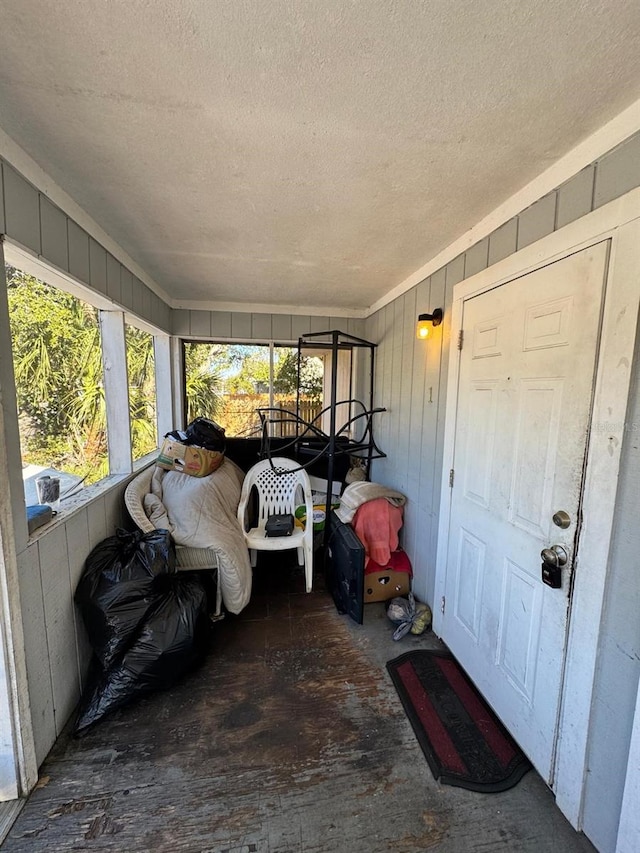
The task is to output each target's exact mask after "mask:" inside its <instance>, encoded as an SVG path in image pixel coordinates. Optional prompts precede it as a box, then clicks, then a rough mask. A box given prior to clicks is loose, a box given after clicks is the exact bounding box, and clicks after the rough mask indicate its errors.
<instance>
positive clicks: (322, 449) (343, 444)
mask: <svg viewBox="0 0 640 853" xmlns="http://www.w3.org/2000/svg"><path fill="white" fill-rule="evenodd" d="M376 346H377V344H374V343H372V342H371V341H366V340H364V339H363V338H358V337H356V336H355V335H349V334H347V333H345V332H340V331H338V330H333V331H328V332H309V333H307V334H305V335H301V336H300V337H299V338H298V391H297V397H296V409H297V411H296V412H295V413H294V412H287V413H286V418H285V419H284V420H285V422H289V423H291V422H295V424H296V435H295V437H294V438H293V439H292V440H291V442H290V443H289V444H288V445H285V446H280V447H279V448H278V453H279V454H281V453H283V452H285V451H286V450H287V449H288V448H289V449H290V450H291V451H292V452H293V453H295V455H296V458H300V456H301V455H310V457H311V458H310V459H309V461H308V462H303V463H301V464H300V468H307V467H308V466H309V465H311V464H313V462H315V461H317V460H318V458H319V457H321V456H323V457H326V460H327V477H326V480H327V494H326V501H325V505H326V507H327V513H326V516H325V527H324V535H323V543H324V542H327V541H328V540H329V537H330V535H331V534H330V526H331V513H330V511H329V508H330V505H331V500H332V493H333V483H334V467H335V459H336V458H337V457H338V456H343V455H345V454H348V455H349V456H361V457H362V458H365V459H366V469H365V473H366V476H367V479H368V478H369V475H370V470H371V462H372V460H373V459H381V458H383V457H385V456H386V453H384V452H383V451H382V450H380V448H379V447H378V445H377V444H376V442H375V439H374V435H373V415H375V414H378V413H380V412H384V411H386V410H385V409H384V408H375V409H374V408H373V388H374V385H373V383H374V369H375V348H376ZM305 349H314V350H318V349H324V350H327V351H328V352H331V355H332V359H331V392H330V394H331V402H330V403H329V405H328V406H326V407H325V408H324V409H323V410H322V411H321V412H320V413H319V414H318V415H316V417H315V418H314V419H313V421H312V422H308V421H305V420H304V419H303V418H301V417H300V414H299V412H300V379H301V365H302V355H303V353H304V350H305ZM356 349H363V350H367V351H368V352H369V359H370V364H369V367H370V377H369V401H368V406H367V405H365V403H363V402H362V401H361V400H357V399H355V398H354V397H353V361H352V363H351V370H350V378H349V398H348V399H347V400H337V399H336V396H337V389H338V353H339V352H340V351H345V350H346V351H349V352H351V354H352V355H353V351H354V350H356ZM343 404H348V405H349V412H350V417H349V419H348V420H347V421H346V422H345V423H344V424H343V425H342V426H341V427H340V428H337V425H336V409H337V407H338V405H343ZM354 407H361V409H362V411H360V412H358V413H356V414H352V413H353V410H354ZM276 411H277V413H278V418H277V419H276V418H271V417H270V413H271V412H276ZM326 412H329V432H328V433H326V432H324V430H322V429H320V427H319V426H318V424H317V423H316V422H317V421H319V420H320V419H321V418H322V417H323V415H325V414H326ZM259 413H260V418H261V420H262V435H263V447H262V454H261V455H262V456H263V457H264V458H270V457H271V452H270V447H269V440H270V430H269V426H270V424H272V423H276V422H277V423H282V410H281V409H277V410H276V409H270V408H266V409H259ZM362 418H364V419H366V423H365V427H364V430H363V433H362V438H361V439H360V440H357V441H353V440H351V439H348V438H346V436H345V435H344V434H345V433H346V432H347V430H349V429H350V427H351V426H352V425H353V424H354V423H356V422H357V421H359V420H360V419H362ZM314 445H315V446H314Z"/></svg>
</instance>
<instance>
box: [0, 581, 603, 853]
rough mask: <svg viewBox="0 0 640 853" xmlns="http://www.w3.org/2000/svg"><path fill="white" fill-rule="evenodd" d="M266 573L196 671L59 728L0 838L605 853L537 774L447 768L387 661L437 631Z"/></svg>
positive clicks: (26, 852) (39, 844) (243, 852)
mask: <svg viewBox="0 0 640 853" xmlns="http://www.w3.org/2000/svg"><path fill="white" fill-rule="evenodd" d="M257 573H258V575H257V579H256V584H255V586H256V591H255V594H254V596H253V599H252V602H251V604H250V606H249V607H248V608H247V609H246V610H245V611H244V612H243V613H242V614H241V615H240V616H238V617H232V616H227V617H226V618H225V619H224V620H223V621H222V622H219V623H216V624H215V625H214V626H213V628H212V634H211V648H210V653H209V655H208V657H207V660H206V662H205V664H204V665H203V666H202V667H201V668H200V669H199V670H198V671H197V672H195V673H192V674H191V675H189V676H188V677H186V678H185V679H184V681H183V682H182V683H180V684H179V685H178V686H176V687H174V688H173V689H172V690H171V691H169V692H167V693H163V694H157V695H154V696H152V697H149V698H147V699H144V700H143V701H140V702H138V704H136V705H135V706H132V707H129V708H128V709H125V710H123V711H120V712H117V713H115V714H114V715H113V716H112V717H111V718H109V719H106V720H104V721H103V722H102V723H101V724H98V725H97V726H96V727H95V728H94V729H93V730H92V731H90V732H89V733H88V734H87V735H86V736H85V737H84V738H82V739H80V740H75V739H73V738H72V737H71V736H70V735H69V734H68V733H67V734H64V735H63V736H62V737H61V738H60V739H59V741H58V742H57V743H56V745H55V747H54V749H53V750H52V752H51V754H50V755H49V757H48V759H47V761H46V762H45V764H44V765H43V767H42V770H41V778H40V783H39V785H38V788H37V789H36V790H35V791H34V793H33V794H32V796H31V797H30V799H29V801H28V803H27V805H26V806H25V807H24V809H23V810H22V812H21V814H20V816H19V817H18V819H17V821H16V823H15V824H14V826H13V828H12V830H11V832H10V833H9V835H8V837H7V839H6V841H5V842H4V844H3V845H2V853H40V851H43V853H44V851H47V853H51V851H79V850H90V851H118V853H125V851H126V853H128V851H132V853H133V851H153V853H252V852H253V851H255V852H256V853H299V852H300V853H301V851H304V853H341V851H345V853H383V851H385V852H386V851H394V853H418V851H420V853H422V851H425V850H429V851H438V853H474V851H486V853H492V851H532V853H533V851H535V853H545V851H563V853H571V852H572V851H593V847H592V846H591V845H590V844H589V842H588V841H587V840H586V839H585V838H584V837H583V836H581V835H580V834H577V833H575V832H574V831H573V830H572V829H571V827H570V826H569V824H568V823H567V822H566V821H565V819H564V818H563V816H562V815H561V814H560V812H559V811H558V809H557V808H556V806H555V804H554V801H553V797H552V795H551V793H550V792H549V791H548V790H547V788H546V786H545V785H544V784H543V782H542V780H541V779H540V778H539V777H538V776H537V775H536V774H535V773H534V772H530V773H528V774H527V775H526V776H525V777H524V778H523V779H522V780H521V782H520V783H519V784H518V785H517V786H516V787H515V788H513V789H512V790H510V791H508V792H506V793H502V794H476V793H472V792H470V791H465V790H461V789H457V788H452V787H448V786H444V785H443V786H441V785H439V784H438V783H437V782H435V781H434V779H433V777H432V775H431V773H430V771H429V768H428V767H427V764H426V762H425V760H424V758H423V755H422V753H421V751H420V748H419V747H418V745H417V743H416V741H415V738H414V736H413V733H412V730H411V727H410V725H409V723H408V721H407V719H406V717H405V715H404V712H403V711H402V708H401V706H400V703H399V701H398V699H397V697H396V694H395V691H394V689H393V687H392V685H391V682H390V680H389V678H388V676H387V673H386V670H385V669H384V663H385V661H386V660H389V659H391V658H392V657H395V656H397V655H398V654H401V653H402V652H405V651H408V650H409V649H411V648H415V647H429V646H433V645H437V644H438V643H437V640H435V638H433V636H432V635H431V634H430V633H429V634H427V635H423V636H422V637H412V636H409V637H405V638H404V639H403V640H401V641H400V642H397V643H396V642H394V641H393V640H392V639H391V632H392V630H393V628H392V625H391V623H390V622H389V621H388V620H387V618H386V615H385V612H384V606H383V605H381V604H370V605H367V606H366V607H365V625H364V626H356V625H353V624H351V623H350V622H349V621H348V619H347V617H345V616H340V615H338V613H337V612H336V611H335V608H334V606H333V603H332V601H331V599H330V597H329V596H328V595H327V594H326V593H325V592H323V591H321V590H320V591H316V592H313V593H311V594H309V595H307V594H305V593H304V591H303V589H304V579H303V577H302V572H301V571H300V570H297V569H296V570H285V569H281V568H279V567H278V566H277V565H275V566H274V565H270V566H264V565H263V566H262V567H259V568H258V569H257ZM318 586H321V582H320V581H319V582H318Z"/></svg>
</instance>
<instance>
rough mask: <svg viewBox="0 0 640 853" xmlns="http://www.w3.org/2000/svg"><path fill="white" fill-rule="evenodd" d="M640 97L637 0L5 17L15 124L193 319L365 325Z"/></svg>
mask: <svg viewBox="0 0 640 853" xmlns="http://www.w3.org/2000/svg"><path fill="white" fill-rule="evenodd" d="M639 97H640V3H638V0H615V2H612V0H466V1H465V0H316V2H313V0H171V2H169V0H56V2H48V3H43V2H42V0H0V127H1V128H2V129H3V130H4V131H5V132H6V133H7V134H8V135H9V136H10V137H12V138H13V140H14V141H15V142H17V143H18V144H19V145H20V146H21V147H22V148H23V149H24V150H25V151H26V152H27V153H28V154H29V155H31V157H32V158H33V159H34V160H35V161H36V162H37V163H38V164H39V165H40V166H41V167H42V168H43V169H44V170H45V171H46V172H47V173H48V174H49V175H50V176H51V177H52V178H53V179H54V180H55V181H56V182H57V183H58V184H59V185H60V186H61V187H62V188H63V189H64V190H66V192H67V193H68V194H69V195H71V196H72V197H73V198H74V199H75V200H76V201H77V202H78V203H79V204H80V205H81V206H82V207H83V208H84V209H85V210H86V211H87V212H88V213H89V214H90V216H92V217H93V219H95V220H96V221H97V222H98V223H99V224H100V225H101V226H102V227H103V228H104V229H105V230H106V231H107V232H108V233H109V234H110V235H111V236H112V237H113V238H114V239H115V240H116V241H117V242H118V243H119V244H120V245H121V246H122V247H123V248H124V249H125V250H126V251H127V252H128V254H129V255H130V256H131V257H132V258H133V259H134V260H135V261H137V262H138V263H139V264H140V265H141V266H142V268H143V269H145V270H146V271H147V273H148V274H149V275H150V276H151V277H152V278H153V279H154V280H155V281H156V282H157V283H158V284H159V285H160V286H161V287H162V288H163V289H164V290H165V291H166V292H167V293H168V294H169V295H170V296H171V297H172V298H173V299H175V300H178V301H179V302H180V303H181V304H184V303H186V302H188V301H191V300H194V301H199V302H202V301H206V302H211V303H212V305H213V303H215V302H220V301H222V302H234V303H243V304H247V306H250V305H251V304H252V303H256V302H259V303H269V304H274V305H275V304H293V305H299V306H300V307H301V308H304V307H309V306H316V307H324V306H328V307H329V308H333V309H335V310H338V309H364V308H366V307H367V306H369V305H371V304H372V303H374V302H375V301H376V300H378V299H379V298H381V297H382V296H384V294H385V293H387V292H388V291H389V290H391V289H392V288H393V287H395V286H396V285H398V284H399V283H400V282H402V281H403V280H404V279H405V278H407V276H409V275H410V274H411V273H412V272H414V271H415V270H416V269H418V268H419V267H421V266H422V265H424V264H425V263H426V262H428V261H429V260H430V259H431V258H432V257H433V256H434V255H436V254H437V253H438V252H439V251H441V250H442V249H443V248H444V247H446V246H447V245H448V244H449V243H451V242H452V241H453V240H455V239H456V238H457V237H459V236H460V235H461V234H463V233H464V232H465V231H467V230H468V229H469V228H470V227H472V226H473V225H474V224H475V223H476V222H478V221H479V220H480V219H481V218H482V217H483V216H485V215H486V214H487V213H488V212H490V211H491V210H492V209H494V208H495V207H497V206H498V205H499V204H500V203H501V202H502V201H504V200H505V199H506V198H507V197H509V196H510V195H512V194H513V193H514V192H516V191H517V190H518V189H520V188H521V187H522V186H523V185H525V184H526V183H528V182H529V181H530V180H531V179H532V178H533V177H534V176H536V175H537V174H539V173H540V172H542V171H543V170H544V169H546V168H547V167H548V166H549V165H551V163H553V162H555V161H556V160H557V159H558V158H559V157H561V156H562V155H563V154H565V153H566V152H567V151H568V150H570V149H571V148H573V147H574V146H575V145H576V144H577V143H579V142H580V141H581V140H582V139H584V138H585V137H587V136H588V135H589V134H591V133H592V132H593V131H595V130H596V129H597V128H598V127H600V126H601V125H603V124H604V123H605V122H607V121H608V120H609V119H611V118H612V117H614V116H615V115H616V114H618V113H619V112H621V111H622V110H623V109H624V108H625V107H627V106H628V105H629V104H630V103H632V102H633V101H635V100H637V99H638V98H639Z"/></svg>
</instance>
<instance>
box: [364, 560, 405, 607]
mask: <svg viewBox="0 0 640 853" xmlns="http://www.w3.org/2000/svg"><path fill="white" fill-rule="evenodd" d="M410 590H411V576H410V575H409V573H408V572H394V571H392V570H384V569H383V570H382V571H381V572H369V573H366V572H365V576H364V601H365V604H366V603H367V602H369V601H387V599H389V598H395V597H396V596H402V595H409V592H410Z"/></svg>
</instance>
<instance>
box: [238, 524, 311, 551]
mask: <svg viewBox="0 0 640 853" xmlns="http://www.w3.org/2000/svg"><path fill="white" fill-rule="evenodd" d="M244 536H245V540H246V542H247V547H248V548H256V549H257V550H258V551H286V550H287V549H289V548H302V546H303V545H304V530H302V528H300V527H295V528H294V529H293V533H292V534H291V536H267V535H266V533H265V528H264V525H261V526H259V527H252V528H251V529H250V530H248V531H247V532H246V533H245V534H244Z"/></svg>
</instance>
